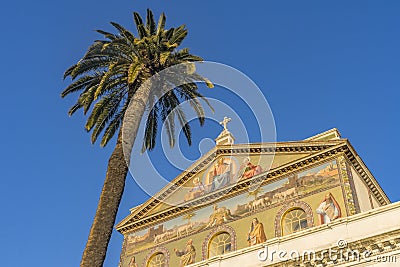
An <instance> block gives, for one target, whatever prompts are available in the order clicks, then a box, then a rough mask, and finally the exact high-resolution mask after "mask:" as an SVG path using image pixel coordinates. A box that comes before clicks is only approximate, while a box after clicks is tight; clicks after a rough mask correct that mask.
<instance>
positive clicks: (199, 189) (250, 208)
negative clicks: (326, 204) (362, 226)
mask: <svg viewBox="0 0 400 267" xmlns="http://www.w3.org/2000/svg"><path fill="white" fill-rule="evenodd" d="M223 159H224V160H223V161H220V162H219V163H216V164H217V165H212V166H211V167H210V168H209V169H208V171H207V173H206V174H205V176H206V177H208V178H210V177H212V179H214V178H216V179H218V180H219V182H218V184H222V183H220V182H221V181H222V180H224V179H228V178H229V179H232V173H239V174H240V173H241V174H244V173H245V172H246V171H249V170H250V169H251V168H247V169H246V168H245V169H244V170H243V172H240V169H241V168H236V166H237V164H236V161H235V160H234V159H232V158H229V159H227V158H223ZM243 163H245V164H246V165H247V163H248V161H247V160H243ZM235 164H236V165H235ZM221 166H223V168H220V167H221ZM214 167H215V169H216V170H214ZM242 167H243V166H242ZM218 168H219V170H218ZM253 170H255V168H253ZM254 173H255V172H254ZM197 178H198V177H195V178H194V179H193V188H192V189H193V190H191V189H189V190H188V192H187V193H190V194H191V196H197V195H199V194H206V192H207V191H208V190H210V188H212V179H211V178H210V179H208V183H203V182H202V180H201V179H200V178H198V179H197ZM203 181H204V180H203ZM206 181H207V180H206ZM218 184H214V186H217V185H218ZM338 184H339V172H338V169H337V163H336V160H333V161H331V162H327V163H325V164H322V165H320V166H317V167H314V168H312V169H309V170H306V171H303V172H300V173H297V174H295V175H291V176H289V177H287V178H284V179H281V180H279V181H276V182H273V183H271V184H267V185H264V186H261V187H258V188H255V189H253V190H252V191H249V192H248V193H246V194H241V195H238V196H235V197H232V198H230V199H226V200H223V201H220V202H218V203H214V204H210V205H209V206H206V207H204V208H201V209H199V210H195V211H190V212H187V213H186V214H184V215H183V216H181V217H178V218H174V219H172V220H169V221H166V222H164V223H162V224H159V225H157V226H153V227H150V228H147V229H144V230H141V231H138V232H135V233H130V234H127V236H126V249H127V251H131V252H133V251H139V250H143V249H146V248H150V247H153V246H157V245H159V244H162V243H165V242H171V241H174V240H178V239H182V238H187V237H189V236H190V235H193V234H196V233H199V232H202V231H206V230H208V229H212V228H214V227H217V226H220V225H223V224H226V223H229V222H232V221H236V220H239V219H241V218H245V217H249V216H254V214H256V213H258V212H260V211H263V210H266V209H268V208H270V207H272V206H276V205H280V203H283V202H286V201H289V200H290V199H293V198H298V197H300V196H302V195H305V194H308V193H309V192H311V191H314V190H318V189H321V188H324V187H329V186H333V185H338ZM326 201H329V200H326ZM335 202H336V200H335ZM335 202H333V203H335ZM322 209H323V208H322ZM325 213H326V214H324V216H325V217H326V216H328V217H329V216H333V217H331V218H332V219H335V211H334V212H333V215H331V213H332V212H331V209H326V210H325ZM321 216H322V213H321ZM254 218H257V216H254ZM325 221H326V219H325ZM256 226H257V224H256V222H255V225H254V226H252V227H253V228H255V229H258V227H261V226H262V225H259V226H257V227H256ZM250 232H254V230H252V231H250ZM256 232H258V233H259V235H260V236H258V237H256V239H255V240H263V239H264V237H263V235H262V234H261V232H259V231H256ZM254 236H255V232H254V233H252V234H251V237H250V241H251V240H254ZM250 243H254V241H251V242H250Z"/></svg>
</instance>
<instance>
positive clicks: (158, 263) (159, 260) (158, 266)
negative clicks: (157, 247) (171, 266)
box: [146, 252, 166, 267]
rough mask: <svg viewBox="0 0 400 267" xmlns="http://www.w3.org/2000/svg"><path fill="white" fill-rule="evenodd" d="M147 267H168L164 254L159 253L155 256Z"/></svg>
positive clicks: (148, 262)
mask: <svg viewBox="0 0 400 267" xmlns="http://www.w3.org/2000/svg"><path fill="white" fill-rule="evenodd" d="M146 267H166V260H165V255H164V253H161V252H158V253H155V254H153V255H152V256H151V257H150V259H149V260H148V261H147V265H146Z"/></svg>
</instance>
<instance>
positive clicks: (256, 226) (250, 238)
mask: <svg viewBox="0 0 400 267" xmlns="http://www.w3.org/2000/svg"><path fill="white" fill-rule="evenodd" d="M265 241H267V237H266V236H265V232H264V226H263V224H262V223H260V222H259V221H258V219H257V218H254V219H253V220H252V221H251V227H250V231H249V233H248V234H247V242H248V243H249V246H252V245H256V244H260V243H264V242H265Z"/></svg>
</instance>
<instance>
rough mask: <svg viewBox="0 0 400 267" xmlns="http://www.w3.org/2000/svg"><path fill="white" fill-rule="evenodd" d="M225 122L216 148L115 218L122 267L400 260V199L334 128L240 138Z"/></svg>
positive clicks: (350, 263)
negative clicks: (282, 138)
mask: <svg viewBox="0 0 400 267" xmlns="http://www.w3.org/2000/svg"><path fill="white" fill-rule="evenodd" d="M226 122H227V121H226ZM226 122H225V124H224V130H223V131H222V132H221V134H220V135H219V136H218V138H217V139H216V146H215V147H214V148H213V149H212V150H211V151H209V152H208V153H207V154H206V155H204V156H203V157H202V158H200V159H199V160H198V161H197V162H196V163H195V164H193V165H192V166H191V167H190V168H188V169H187V170H186V171H184V172H182V173H181V174H180V175H179V176H178V177H176V178H175V179H174V180H173V181H172V182H171V183H170V184H169V185H168V186H166V187H165V188H163V189H162V190H161V191H160V192H159V193H158V194H156V195H155V196H154V197H153V198H150V199H149V200H148V201H146V202H145V203H143V204H142V205H139V206H138V207H135V208H132V209H131V213H130V214H129V215H128V216H127V217H126V218H125V219H124V220H122V221H121V222H120V223H119V224H118V225H117V226H116V228H117V230H118V231H119V232H120V233H121V234H123V235H124V242H123V246H122V252H121V261H120V266H121V267H137V266H140V267H167V266H171V267H177V266H219V267H224V266H227V267H228V266H229V267H232V266H241V267H245V266H353V265H354V266H356V265H357V266H375V265H380V266H400V245H399V244H400V204H399V203H392V204H391V203H390V201H389V199H388V197H387V196H386V195H385V193H384V192H383V190H382V189H381V187H380V186H379V184H378V182H377V180H376V179H375V178H374V177H373V175H372V174H371V172H370V171H369V170H368V168H367V167H366V166H365V164H364V163H363V161H362V160H361V158H360V157H359V156H358V155H357V153H356V151H355V150H354V148H353V147H352V145H351V144H350V142H349V141H348V140H347V139H344V138H342V137H341V136H340V134H339V132H338V131H337V130H336V129H332V130H329V131H326V132H324V133H321V134H318V135H316V136H313V137H311V138H308V139H305V140H300V141H291V142H277V143H257V144H235V143H234V137H233V135H232V134H231V133H230V132H229V131H228V129H227V128H226Z"/></svg>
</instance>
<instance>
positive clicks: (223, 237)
mask: <svg viewBox="0 0 400 267" xmlns="http://www.w3.org/2000/svg"><path fill="white" fill-rule="evenodd" d="M231 250H232V237H231V235H230V234H229V233H227V232H220V233H218V234H216V235H214V236H213V237H212V238H211V240H210V243H209V244H208V258H211V257H214V256H218V255H222V254H225V253H228V252H231Z"/></svg>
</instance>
